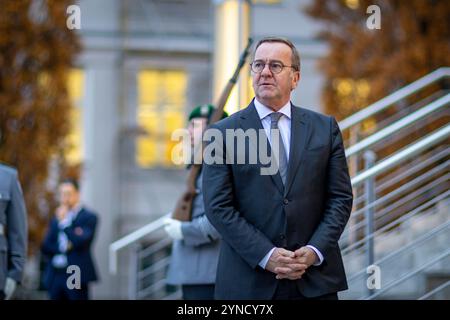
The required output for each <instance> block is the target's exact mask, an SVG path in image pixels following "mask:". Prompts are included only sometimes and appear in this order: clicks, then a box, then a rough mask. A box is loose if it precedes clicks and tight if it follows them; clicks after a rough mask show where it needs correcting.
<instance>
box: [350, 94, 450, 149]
mask: <svg viewBox="0 0 450 320" xmlns="http://www.w3.org/2000/svg"><path fill="white" fill-rule="evenodd" d="M449 103H450V93H449V94H447V95H445V96H443V97H441V98H439V99H438V100H436V101H433V102H432V103H430V104H428V105H426V106H425V107H423V108H421V109H419V110H417V111H415V112H413V113H411V114H410V115H408V116H406V117H404V118H402V119H400V120H398V121H396V122H394V123H393V124H391V125H390V126H388V127H386V128H384V129H382V130H380V131H378V132H377V133H374V134H372V135H371V136H369V137H367V138H365V139H364V140H361V141H360V142H358V143H356V144H355V145H353V146H351V147H350V148H348V149H347V150H346V152H345V155H346V157H347V158H348V157H350V156H352V155H354V154H356V153H358V152H360V151H362V150H365V149H367V148H368V147H370V146H371V145H373V144H375V143H377V142H379V141H381V140H383V139H384V138H386V137H389V136H390V135H391V134H393V133H395V132H397V131H398V130H400V129H402V128H404V127H407V126H409V125H411V124H414V123H415V122H417V121H418V120H421V119H423V118H424V117H426V116H428V115H429V114H431V113H433V112H434V111H436V110H438V109H440V108H442V107H445V106H447V105H448V104H449Z"/></svg>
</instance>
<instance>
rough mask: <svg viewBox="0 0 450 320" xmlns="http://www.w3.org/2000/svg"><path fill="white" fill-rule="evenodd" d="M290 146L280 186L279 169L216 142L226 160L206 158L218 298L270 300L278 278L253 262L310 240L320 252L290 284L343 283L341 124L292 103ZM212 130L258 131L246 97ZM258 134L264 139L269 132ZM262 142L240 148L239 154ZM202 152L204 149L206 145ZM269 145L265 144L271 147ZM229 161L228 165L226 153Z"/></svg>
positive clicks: (346, 208) (337, 286) (308, 287)
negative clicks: (270, 171) (218, 242)
mask: <svg viewBox="0 0 450 320" xmlns="http://www.w3.org/2000/svg"><path fill="white" fill-rule="evenodd" d="M291 108H292V109H291V145H290V157H289V164H288V173H287V179H286V186H284V185H283V183H282V180H281V177H280V174H279V173H278V172H277V174H275V175H261V172H260V169H261V167H262V166H263V165H262V164H261V162H260V161H259V157H258V161H257V163H256V164H249V163H248V158H247V159H246V160H247V161H246V164H236V157H237V155H238V153H239V152H242V150H237V149H236V146H235V147H234V148H235V150H234V155H233V156H232V155H230V150H227V149H226V144H225V143H222V144H220V148H217V149H218V150H216V155H220V157H221V158H223V159H224V160H223V161H224V163H225V164H214V163H213V164H205V165H204V173H203V174H204V176H203V189H204V201H205V208H206V214H207V216H208V218H209V220H210V221H211V223H212V224H213V225H214V226H215V227H216V229H217V230H218V231H219V233H220V234H221V236H222V239H223V240H224V241H223V244H222V247H221V252H220V256H219V264H218V270H217V281H216V292H215V295H216V298H218V299H271V298H272V297H273V295H274V293H275V290H276V287H277V282H278V280H276V279H275V275H274V274H273V273H271V272H269V271H267V270H264V269H262V268H261V267H259V266H258V263H259V262H260V261H261V260H262V259H263V257H264V256H265V255H266V254H267V253H268V252H269V251H270V250H271V249H272V248H273V247H283V248H286V249H289V250H296V249H298V248H300V247H302V246H305V245H307V244H310V245H312V246H314V247H315V248H317V249H318V250H319V251H320V252H321V253H322V254H323V256H324V261H323V263H322V264H321V265H320V266H311V267H310V268H309V269H308V270H307V271H306V273H305V274H304V275H303V277H302V278H301V279H300V280H296V285H297V287H298V289H299V290H300V292H301V293H302V294H303V295H304V296H306V297H315V296H320V295H324V294H327V293H332V292H338V291H341V290H345V289H347V282H346V276H345V271H344V266H343V262H342V257H341V253H340V248H339V245H338V240H339V237H340V236H341V233H342V232H343V230H344V227H345V225H346V223H347V221H348V219H349V216H350V212H351V208H352V202H353V196H352V188H351V183H350V177H349V174H348V168H347V162H346V158H345V153H344V147H343V143H342V137H341V133H340V130H339V127H338V125H337V123H336V121H335V120H334V118H332V117H329V116H325V115H322V114H319V113H316V112H313V111H310V110H307V109H303V108H299V107H296V106H292V107H291ZM213 127H214V128H216V129H218V130H220V131H221V132H222V133H223V136H224V137H225V130H226V129H239V128H240V129H243V130H244V131H246V130H248V129H261V130H263V126H262V124H261V120H260V119H259V116H258V113H257V111H256V109H255V106H254V104H253V102H252V103H250V105H249V106H248V107H247V108H246V109H244V110H241V111H239V112H237V113H235V114H233V115H232V116H230V117H228V118H226V119H224V120H222V121H220V122H218V123H216V124H215V125H214V126H213ZM262 138H263V139H265V140H266V142H265V143H268V140H267V136H265V135H263V137H262ZM259 145H260V144H259V143H258V144H256V145H254V144H253V145H249V144H246V146H245V150H244V152H245V154H246V155H248V153H249V151H251V150H252V148H253V149H255V148H256V149H258V148H259V147H258V146H259ZM205 150H206V149H205ZM269 150H270V147H269ZM227 156H228V157H230V159H233V160H234V162H233V163H234V164H226V162H225V159H226V157H227Z"/></svg>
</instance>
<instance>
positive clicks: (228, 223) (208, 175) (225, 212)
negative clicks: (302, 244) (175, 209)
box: [202, 125, 274, 268]
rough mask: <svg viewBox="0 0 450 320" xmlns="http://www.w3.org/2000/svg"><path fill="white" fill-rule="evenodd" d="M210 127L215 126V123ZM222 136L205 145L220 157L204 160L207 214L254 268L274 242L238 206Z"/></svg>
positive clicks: (226, 240)
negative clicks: (236, 206) (251, 222)
mask: <svg viewBox="0 0 450 320" xmlns="http://www.w3.org/2000/svg"><path fill="white" fill-rule="evenodd" d="M211 128H216V127H215V126H214V125H213V126H212V127H211ZM210 130H211V129H210ZM216 131H219V130H218V129H216ZM222 137H223V135H220V134H218V137H216V140H214V139H213V142H212V143H211V144H209V145H208V147H207V148H205V153H207V150H214V151H211V156H212V157H211V158H214V159H217V160H218V161H207V160H205V163H204V164H203V168H204V169H203V170H204V172H203V188H202V189H203V198H204V203H205V211H206V216H207V217H208V219H209V221H210V222H211V224H212V225H213V226H214V227H215V228H216V229H217V231H218V232H219V233H220V235H221V236H222V239H223V240H224V241H225V242H226V243H227V244H228V245H230V246H231V247H232V248H233V249H234V250H235V251H236V252H237V253H238V254H239V256H241V257H242V259H243V260H244V261H246V262H247V263H248V264H249V265H250V266H251V267H252V268H256V267H257V266H258V263H259V262H260V261H261V260H262V259H263V258H264V257H265V255H266V254H267V253H268V252H269V251H270V250H271V249H272V248H273V247H274V245H273V244H272V242H271V241H270V239H268V238H267V236H266V235H264V234H263V233H262V232H261V231H260V230H258V229H257V228H256V227H255V226H254V225H252V224H250V223H249V222H248V221H247V220H246V219H245V218H244V217H243V216H242V215H241V213H240V212H239V211H237V210H236V208H235V205H234V204H235V199H234V190H233V176H232V171H231V166H230V165H229V164H227V163H226V155H225V154H226V148H225V143H224V140H223V138H222ZM208 162H212V163H208Z"/></svg>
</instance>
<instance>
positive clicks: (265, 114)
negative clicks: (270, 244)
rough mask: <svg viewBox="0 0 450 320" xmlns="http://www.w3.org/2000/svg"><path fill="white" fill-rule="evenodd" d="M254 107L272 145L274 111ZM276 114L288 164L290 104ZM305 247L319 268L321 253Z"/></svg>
mask: <svg viewBox="0 0 450 320" xmlns="http://www.w3.org/2000/svg"><path fill="white" fill-rule="evenodd" d="M254 105H255V108H256V111H257V112H258V115H259V119H260V120H261V123H262V126H263V128H264V131H265V132H266V135H267V138H268V140H269V142H270V143H272V141H270V140H271V134H270V121H271V120H270V114H271V113H273V112H274V111H273V110H272V109H270V108H268V107H266V106H265V105H263V104H262V103H261V102H259V101H258V100H257V99H256V98H255V99H254ZM278 112H280V113H282V114H283V115H282V116H281V117H280V120H278V128H279V130H280V135H281V139H282V140H283V144H284V150H285V151H286V158H287V160H288V163H289V151H290V146H291V102H290V101H289V102H288V103H286V104H285V105H284V106H283V107H282V108H281V109H280V110H278ZM307 247H309V248H311V249H312V250H314V252H315V253H316V254H317V256H318V257H319V261H318V262H316V263H314V264H313V265H314V266H319V265H321V264H322V262H323V255H322V253H321V252H320V251H319V250H318V249H317V248H315V247H314V246H311V245H307ZM275 249H276V248H275V247H274V248H272V249H271V250H270V251H269V252H268V253H267V254H266V255H265V256H264V258H263V259H262V260H261V261H260V262H259V266H260V267H261V268H263V269H265V268H266V265H267V262H268V261H269V258H270V256H271V255H272V253H273V251H274V250H275Z"/></svg>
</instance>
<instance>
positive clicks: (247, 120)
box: [240, 101, 284, 194]
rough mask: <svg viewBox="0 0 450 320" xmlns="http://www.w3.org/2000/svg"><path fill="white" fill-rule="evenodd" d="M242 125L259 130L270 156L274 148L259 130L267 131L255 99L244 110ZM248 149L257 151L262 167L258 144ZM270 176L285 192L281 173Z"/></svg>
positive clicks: (245, 128) (279, 189)
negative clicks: (257, 109) (260, 117)
mask: <svg viewBox="0 0 450 320" xmlns="http://www.w3.org/2000/svg"><path fill="white" fill-rule="evenodd" d="M240 126H241V128H242V129H243V130H244V131H247V130H248V129H253V130H254V129H256V130H257V132H256V134H257V136H258V142H259V139H260V138H263V139H265V141H266V143H267V146H268V147H267V150H268V153H269V154H268V156H270V155H271V154H272V150H271V148H270V143H269V140H268V138H267V136H266V135H265V133H264V135H263V137H259V132H260V131H259V130H263V132H265V131H264V128H263V126H262V123H261V120H260V119H259V115H258V112H257V111H256V108H255V105H254V104H253V101H252V102H251V103H250V104H249V105H248V107H247V108H246V109H245V110H244V111H243V112H242V114H241V118H240ZM248 151H249V152H257V153H256V154H257V155H258V156H257V159H258V161H257V165H258V166H259V167H261V166H262V164H261V162H260V159H259V152H258V151H259V150H258V146H255V145H252V144H251V145H250V146H249V150H248ZM270 178H271V179H272V181H273V183H274V184H275V185H276V187H277V189H278V191H279V192H280V193H281V194H283V192H284V186H283V181H282V180H281V176H280V173H279V172H278V171H277V173H276V174H274V175H271V176H270Z"/></svg>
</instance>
